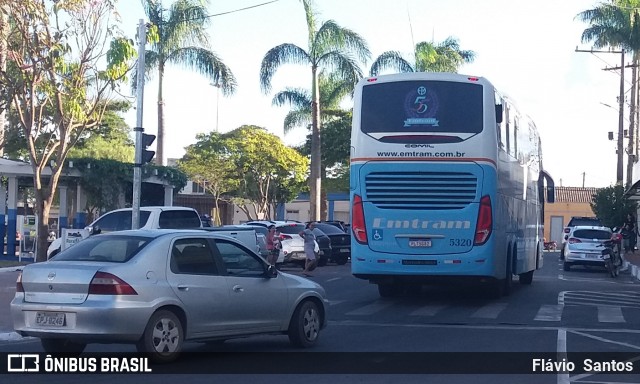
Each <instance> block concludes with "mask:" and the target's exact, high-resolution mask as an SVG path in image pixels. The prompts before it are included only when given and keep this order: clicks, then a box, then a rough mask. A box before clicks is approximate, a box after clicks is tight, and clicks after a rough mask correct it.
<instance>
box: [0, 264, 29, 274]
mask: <svg viewBox="0 0 640 384" xmlns="http://www.w3.org/2000/svg"><path fill="white" fill-rule="evenodd" d="M22 267H24V265H17V266H15V267H5V268H0V273H2V272H19V271H22Z"/></svg>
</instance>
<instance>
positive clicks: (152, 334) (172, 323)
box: [136, 310, 184, 363]
mask: <svg viewBox="0 0 640 384" xmlns="http://www.w3.org/2000/svg"><path fill="white" fill-rule="evenodd" d="M183 332H184V331H183V330H182V323H181V322H180V319H178V316H176V315H175V314H174V313H173V312H171V311H166V310H160V311H158V312H156V313H154V314H153V316H151V319H149V323H148V324H147V327H146V328H145V330H144V334H143V335H142V339H140V341H139V342H138V344H137V346H136V347H137V349H138V352H143V353H149V354H151V359H152V360H153V361H155V362H158V363H167V362H170V361H173V360H175V359H177V358H178V355H179V354H180V351H181V350H182V342H183V339H184V334H183Z"/></svg>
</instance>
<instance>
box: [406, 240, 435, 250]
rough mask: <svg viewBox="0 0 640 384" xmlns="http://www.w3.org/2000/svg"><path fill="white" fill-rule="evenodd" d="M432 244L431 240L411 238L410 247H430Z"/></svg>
mask: <svg viewBox="0 0 640 384" xmlns="http://www.w3.org/2000/svg"><path fill="white" fill-rule="evenodd" d="M430 246H431V240H418V239H409V247H411V248H428V247H430Z"/></svg>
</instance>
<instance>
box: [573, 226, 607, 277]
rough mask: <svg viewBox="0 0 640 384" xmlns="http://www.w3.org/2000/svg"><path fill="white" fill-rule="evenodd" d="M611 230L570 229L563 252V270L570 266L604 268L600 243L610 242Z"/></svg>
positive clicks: (593, 227)
mask: <svg viewBox="0 0 640 384" xmlns="http://www.w3.org/2000/svg"><path fill="white" fill-rule="evenodd" d="M612 235H613V232H612V231H611V229H609V228H607V227H602V226H576V227H573V228H571V231H570V232H569V235H568V237H567V242H566V245H565V248H564V249H565V252H564V270H565V271H569V270H570V269H571V266H572V265H594V266H604V259H603V257H602V250H603V249H604V248H603V246H602V243H604V242H605V241H607V240H610V239H611V237H612Z"/></svg>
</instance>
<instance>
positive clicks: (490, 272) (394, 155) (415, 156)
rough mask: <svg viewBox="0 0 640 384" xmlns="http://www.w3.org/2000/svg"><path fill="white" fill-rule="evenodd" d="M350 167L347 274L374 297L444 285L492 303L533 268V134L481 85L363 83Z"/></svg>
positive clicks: (415, 80)
mask: <svg viewBox="0 0 640 384" xmlns="http://www.w3.org/2000/svg"><path fill="white" fill-rule="evenodd" d="M350 171H351V176H350V190H351V192H350V198H351V228H352V237H351V269H352V274H353V275H354V276H355V277H358V278H361V279H366V280H369V281H370V282H372V283H374V284H377V285H378V291H379V293H380V295H381V296H383V297H389V296H395V295H397V294H399V293H402V292H403V291H405V290H406V289H408V288H411V289H415V288H417V287H422V285H424V284H429V283H438V282H445V281H453V282H458V281H460V282H463V281H470V282H473V283H479V284H485V285H486V286H487V287H488V288H489V289H490V291H491V292H492V293H493V294H494V295H497V296H500V295H501V294H503V293H504V294H508V293H509V291H510V289H511V285H512V283H513V278H514V275H519V280H520V282H521V283H523V284H530V283H531V282H532V279H533V273H534V271H535V270H536V269H538V268H540V267H541V266H542V250H543V243H542V242H543V237H542V236H543V232H542V231H543V221H544V203H545V200H546V201H547V202H553V196H554V187H553V180H552V179H551V177H549V175H548V174H547V173H546V172H545V171H544V170H543V168H542V152H541V144H540V138H539V136H538V131H537V129H536V126H535V125H534V123H533V121H532V120H531V119H530V118H529V117H527V116H526V115H524V114H521V113H520V112H519V111H518V110H517V109H516V107H515V105H514V104H513V102H511V101H510V100H509V99H508V98H507V97H505V96H503V95H501V94H500V93H498V91H497V90H496V89H495V88H494V87H493V86H492V85H491V83H489V81H487V80H486V79H484V78H481V77H473V76H465V75H460V74H453V73H403V74H394V75H383V76H378V77H370V78H365V79H363V80H361V81H360V83H359V84H358V85H357V87H356V91H355V97H354V110H353V126H352V133H351V169H350ZM545 186H546V193H545Z"/></svg>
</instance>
